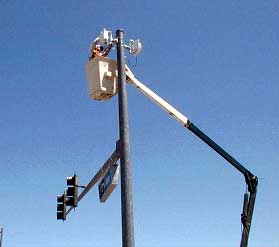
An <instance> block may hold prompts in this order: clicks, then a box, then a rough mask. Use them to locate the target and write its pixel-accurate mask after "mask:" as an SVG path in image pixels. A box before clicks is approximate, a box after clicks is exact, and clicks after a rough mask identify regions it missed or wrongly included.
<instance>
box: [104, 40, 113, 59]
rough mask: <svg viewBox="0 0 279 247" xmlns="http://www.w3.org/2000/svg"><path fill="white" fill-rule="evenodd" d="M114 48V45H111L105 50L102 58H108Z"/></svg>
mask: <svg viewBox="0 0 279 247" xmlns="http://www.w3.org/2000/svg"><path fill="white" fill-rule="evenodd" d="M112 47H113V44H112V43H110V44H109V45H108V46H107V47H106V48H105V50H104V51H103V52H102V56H103V57H106V56H107V55H108V54H109V52H110V50H111V48H112Z"/></svg>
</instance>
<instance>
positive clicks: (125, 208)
mask: <svg viewBox="0 0 279 247" xmlns="http://www.w3.org/2000/svg"><path fill="white" fill-rule="evenodd" d="M123 37H124V31H123V30H117V31H116V38H117V70H118V106H119V134H120V168H121V212H122V246H123V247H134V246H135V240H134V218H133V198H132V171H131V160H130V140H129V139H130V137H129V123H128V103H127V91H126V72H125V58H124V53H125V47H124V38H123Z"/></svg>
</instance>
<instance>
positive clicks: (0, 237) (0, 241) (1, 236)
mask: <svg viewBox="0 0 279 247" xmlns="http://www.w3.org/2000/svg"><path fill="white" fill-rule="evenodd" d="M2 238H3V228H1V235H0V247H2Z"/></svg>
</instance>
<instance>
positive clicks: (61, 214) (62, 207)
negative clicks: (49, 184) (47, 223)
mask: <svg viewBox="0 0 279 247" xmlns="http://www.w3.org/2000/svg"><path fill="white" fill-rule="evenodd" d="M56 215H57V220H66V195H65V193H64V194H63V195H59V196H57V213H56Z"/></svg>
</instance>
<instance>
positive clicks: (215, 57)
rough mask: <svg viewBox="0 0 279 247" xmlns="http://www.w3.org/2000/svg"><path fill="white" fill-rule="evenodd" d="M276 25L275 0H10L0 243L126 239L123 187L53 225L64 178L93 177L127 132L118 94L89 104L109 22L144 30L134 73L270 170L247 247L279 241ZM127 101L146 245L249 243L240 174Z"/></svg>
mask: <svg viewBox="0 0 279 247" xmlns="http://www.w3.org/2000/svg"><path fill="white" fill-rule="evenodd" d="M278 20H279V3H278V1H275V0H274V1H272V0H270V1H260V0H256V1H250V0H248V1H240V0H239V1H236V0H233V1H221V0H219V1H188V0H187V1H182V0H181V1H146V0H142V1H123V0H118V1H112V0H109V1H99V2H97V1H65V0H61V1H30V0H26V1H16V0H15V1H5V0H2V1H1V3H0V54H1V55H0V114H1V115H0V164H1V179H0V200H1V203H0V226H2V227H4V240H3V246H5V247H9V246H10V247H66V246H67V247H89V246H90V247H112V246H121V214H120V186H118V187H117V189H116V191H115V192H114V193H113V194H112V195H111V197H110V198H109V199H108V201H107V202H106V203H105V204H100V203H99V199H98V193H97V189H96V188H94V189H93V190H92V191H90V193H88V194H87V196H86V197H85V198H84V199H83V200H82V201H81V203H80V204H79V206H78V208H77V210H76V211H75V212H74V213H71V214H70V215H69V217H68V219H67V221H65V222H64V223H62V222H58V221H56V195H57V194H59V193H62V192H63V190H64V188H65V186H66V180H65V179H66V176H71V175H73V174H74V173H75V172H76V173H77V174H78V175H79V180H80V182H81V183H82V184H86V183H87V182H88V181H89V180H90V179H91V177H92V176H93V175H94V174H95V172H96V171H97V170H98V168H99V167H100V166H101V165H102V163H103V161H105V160H106V158H107V157H108V156H109V155H110V154H111V152H112V151H113V150H114V146H115V141H116V140H117V139H118V113H117V97H114V98H113V99H111V100H110V101H107V102H96V101H92V100H90V99H89V97H88V95H87V85H86V77H85V70H84V65H85V63H86V61H87V52H88V48H89V44H90V42H91V41H92V39H93V38H95V37H96V36H97V35H98V34H99V32H100V31H101V30H102V28H103V27H106V28H108V29H111V30H113V31H115V30H116V29H118V28H123V29H124V30H125V35H126V41H128V39H129V38H140V39H141V40H142V41H143V44H144V49H143V52H142V54H141V55H140V56H139V57H138V63H137V66H136V67H135V68H133V71H134V72H135V74H136V75H137V77H138V78H139V79H140V80H141V81H142V82H144V83H145V84H146V85H147V86H149V87H150V88H152V89H153V90H154V91H156V92H157V93H158V94H159V95H161V96H162V97H164V98H165V99H167V100H168V101H169V102H170V103H171V104H173V105H174V106H176V107H177V108H178V109H179V110H180V111H181V112H183V113H185V114H186V115H187V116H188V117H189V118H190V119H191V120H192V121H193V122H194V123H195V124H196V125H197V126H198V127H200V128H201V129H202V130H203V131H204V132H206V133H207V134H208V135H209V136H210V137H211V138H213V139H214V140H215V141H216V142H217V143H219V144H220V145H221V146H223V147H224V148H225V149H226V150H227V151H228V152H229V153H231V154H232V155H233V156H234V157H235V158H236V159H237V160H239V161H240V162H241V163H242V164H243V165H244V166H246V167H247V168H248V169H249V170H251V171H252V172H253V173H254V174H256V175H257V176H258V177H259V178H262V179H260V181H259V187H258V197H257V201H256V206H255V211H254V218H253V223H252V229H251V235H250V245H249V246H251V247H263V246H268V247H278V246H279V235H278V221H279V216H278V215H279V214H278V210H279V206H278V205H279V200H278V187H279V182H278V179H279V166H278V163H279V156H278V149H279V131H278V130H279V128H278V120H279V107H278V95H279V83H278V80H279V29H278ZM113 53H115V51H113ZM113 56H114V55H113ZM128 59H129V60H130V63H131V64H134V62H135V60H134V58H133V57H130V56H128ZM128 95H129V117H130V131H131V150H132V165H133V192H134V220H135V240H136V246H138V247H171V246H172V247H184V246H185V247H186V246H192V247H224V246H225V247H235V246H239V242H240V235H241V224H240V213H241V210H242V199H243V193H244V192H245V182H244V179H243V177H242V175H241V174H240V173H238V172H237V171H236V170H235V169H234V168H233V167H231V166H230V165H229V164H228V163H227V162H226V161H225V160H223V159H222V158H221V157H219V156H218V155H217V154H216V153H215V152H214V151H212V150H211V149H210V148H209V147H207V146H206V145H205V144H204V143H202V142H201V141H200V140H198V139H197V138H196V137H195V136H194V135H193V134H192V133H191V132H189V131H188V130H187V129H185V128H183V127H182V126H180V125H179V124H178V123H177V122H175V121H174V120H173V119H172V118H170V117H169V116H168V115H167V114H165V113H164V112H163V111H162V110H161V109H160V108H159V107H157V106H156V105H155V104H154V103H152V102H150V101H149V100H148V99H147V98H146V97H145V96H143V95H142V94H141V93H140V92H138V91H136V89H135V88H132V87H131V86H128Z"/></svg>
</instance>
